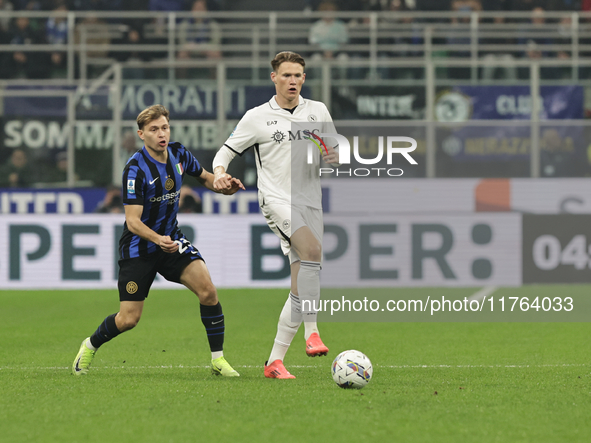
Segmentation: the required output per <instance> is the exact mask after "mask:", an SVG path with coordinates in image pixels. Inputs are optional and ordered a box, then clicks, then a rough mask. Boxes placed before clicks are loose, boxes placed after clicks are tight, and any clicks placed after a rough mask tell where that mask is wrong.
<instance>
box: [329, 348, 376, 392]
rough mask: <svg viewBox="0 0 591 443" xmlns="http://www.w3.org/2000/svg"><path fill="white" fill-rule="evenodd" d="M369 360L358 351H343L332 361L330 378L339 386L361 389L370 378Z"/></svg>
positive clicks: (371, 372) (371, 369) (371, 371)
mask: <svg viewBox="0 0 591 443" xmlns="http://www.w3.org/2000/svg"><path fill="white" fill-rule="evenodd" d="M372 374H373V367H372V366H371V361H369V358H367V356H366V355H365V354H364V353H363V352H359V351H354V350H350V351H344V352H341V353H340V354H339V355H337V358H335V359H334V361H333V362H332V378H333V380H334V381H335V383H336V384H337V385H338V386H340V387H341V388H352V389H361V388H363V387H364V386H366V385H367V384H368V383H369V381H370V380H371V377H372Z"/></svg>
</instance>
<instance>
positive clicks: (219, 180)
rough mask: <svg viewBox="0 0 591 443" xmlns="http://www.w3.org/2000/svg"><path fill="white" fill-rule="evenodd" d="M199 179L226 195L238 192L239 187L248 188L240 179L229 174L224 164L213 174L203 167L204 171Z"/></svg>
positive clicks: (213, 189) (210, 187) (205, 184)
mask: <svg viewBox="0 0 591 443" xmlns="http://www.w3.org/2000/svg"><path fill="white" fill-rule="evenodd" d="M199 181H200V182H201V183H203V185H204V186H205V187H206V188H207V189H210V190H212V191H214V192H219V193H220V194H225V195H232V194H235V193H236V192H238V190H239V189H242V190H244V189H246V188H245V187H244V185H243V184H242V182H241V181H240V180H238V179H237V178H235V177H232V176H231V175H230V174H227V173H226V172H225V170H224V168H223V166H218V167H217V168H216V173H215V174H211V173H209V172H207V171H206V170H205V169H203V172H202V173H201V175H200V176H199Z"/></svg>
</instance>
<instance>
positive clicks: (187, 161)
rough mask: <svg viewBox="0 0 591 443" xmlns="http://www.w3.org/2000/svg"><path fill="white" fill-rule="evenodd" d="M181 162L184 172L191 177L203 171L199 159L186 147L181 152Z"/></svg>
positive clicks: (197, 175)
mask: <svg viewBox="0 0 591 443" xmlns="http://www.w3.org/2000/svg"><path fill="white" fill-rule="evenodd" d="M183 164H184V168H185V172H186V173H187V174H188V175H190V176H192V177H199V176H200V175H201V173H202V172H203V168H202V167H201V165H200V164H199V161H198V160H197V159H196V158H195V156H194V155H193V153H192V152H191V151H189V150H188V149H187V148H185V152H184V153H183Z"/></svg>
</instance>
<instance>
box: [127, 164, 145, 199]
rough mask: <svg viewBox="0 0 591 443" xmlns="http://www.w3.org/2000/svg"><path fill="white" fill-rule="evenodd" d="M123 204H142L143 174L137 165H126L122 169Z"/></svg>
mask: <svg viewBox="0 0 591 443" xmlns="http://www.w3.org/2000/svg"><path fill="white" fill-rule="evenodd" d="M123 204H125V205H143V204H144V174H143V172H142V171H141V170H140V168H139V167H138V166H137V165H129V164H128V165H127V167H126V168H125V170H124V171H123Z"/></svg>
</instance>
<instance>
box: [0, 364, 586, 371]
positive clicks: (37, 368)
mask: <svg viewBox="0 0 591 443" xmlns="http://www.w3.org/2000/svg"><path fill="white" fill-rule="evenodd" d="M374 366H376V367H378V368H389V369H449V368H463V369H466V368H566V367H585V366H591V363H561V364H549V365H498V364H497V365H374ZM210 367H211V366H206V365H204V366H185V365H177V366H93V367H92V369H93V370H97V369H208V368H210ZM234 367H236V368H250V369H252V368H254V369H261V368H262V366H253V365H242V366H234ZM289 367H290V368H299V369H301V368H318V367H319V366H310V365H289ZM57 369H59V370H67V369H70V366H48V367H16V366H5V367H0V371H1V370H16V371H22V370H28V371H34V370H57Z"/></svg>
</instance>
